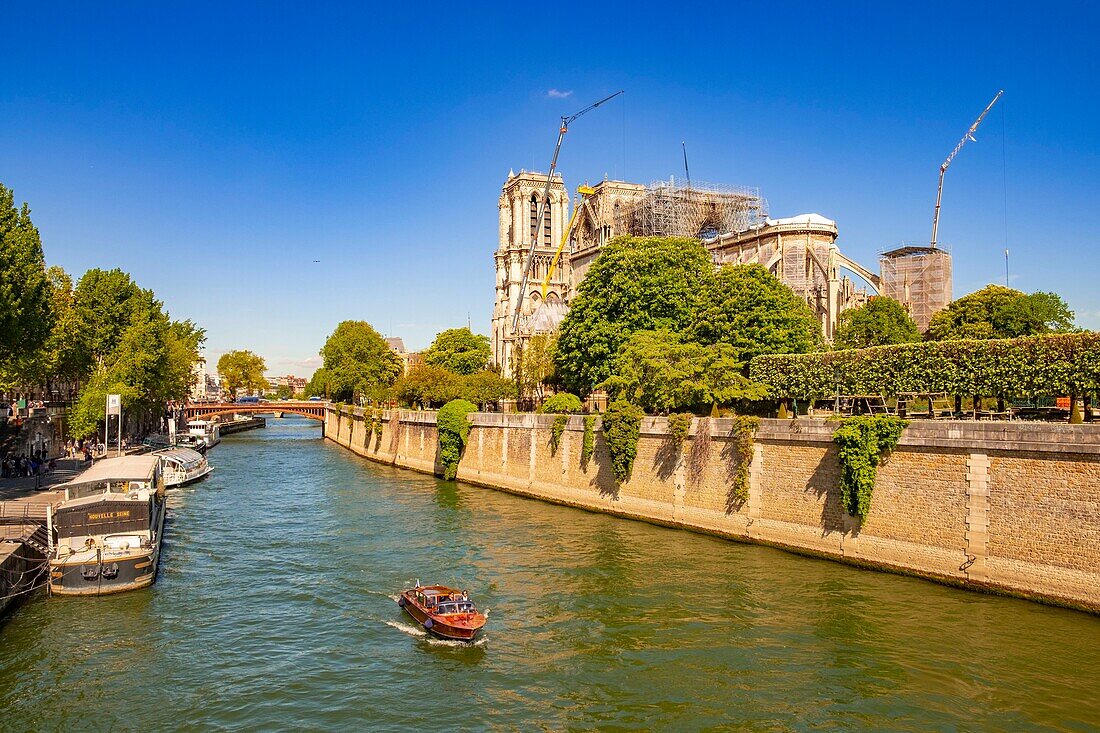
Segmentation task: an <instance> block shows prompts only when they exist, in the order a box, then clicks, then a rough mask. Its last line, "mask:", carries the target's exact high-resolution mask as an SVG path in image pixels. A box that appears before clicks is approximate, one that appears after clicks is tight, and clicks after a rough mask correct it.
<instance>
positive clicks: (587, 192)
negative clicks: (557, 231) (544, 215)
mask: <svg viewBox="0 0 1100 733" xmlns="http://www.w3.org/2000/svg"><path fill="white" fill-rule="evenodd" d="M595 193H596V189H594V188H592V187H591V186H589V185H587V184H585V185H584V186H578V187H577V194H578V195H579V196H580V197H581V200H580V202H579V203H578V204H577V205H575V206H574V207H573V215H572V216H570V217H569V224H568V226H566V227H565V232H564V233H563V234H562V235H561V244H559V245H558V251H557V252H555V253H554V259H552V260H550V267H548V268H546V277H544V278H543V279H542V302H543V303H545V302H546V289H547V288H548V287H550V280H551V278H553V277H554V270H556V269H557V267H558V259H559V258H560V257H561V253H562V250H563V249H565V245H566V244H567V243H568V242H569V235H570V234H572V233H573V226H574V224H576V223H577V214H579V213H580V211H581V205H582V204H584V202H585V201H587V200H588V197H589V196H592V195H594V194H595Z"/></svg>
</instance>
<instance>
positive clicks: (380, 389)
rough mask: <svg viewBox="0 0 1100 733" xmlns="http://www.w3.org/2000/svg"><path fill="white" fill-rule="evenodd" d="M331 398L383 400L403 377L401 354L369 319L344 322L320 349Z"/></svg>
mask: <svg viewBox="0 0 1100 733" xmlns="http://www.w3.org/2000/svg"><path fill="white" fill-rule="evenodd" d="M321 356H322V357H324V364H325V372H326V378H327V382H328V386H329V392H330V395H329V396H330V397H332V398H333V399H336V400H340V401H355V400H357V399H360V398H369V399H383V398H384V397H385V396H386V394H387V393H388V391H389V388H390V386H391V385H392V384H393V383H394V381H395V380H396V379H397V378H398V377H399V376H401V357H399V356H398V355H397V354H395V353H393V351H391V350H390V347H389V346H387V345H386V341H385V339H383V338H382V335H381V334H379V333H378V331H376V330H374V328H373V327H371V325H370V324H369V323H367V322H366V321H343V322H342V323H340V325H338V326H337V327H336V330H335V331H333V332H332V335H331V336H329V337H328V340H327V341H325V345H324V346H323V347H322V348H321Z"/></svg>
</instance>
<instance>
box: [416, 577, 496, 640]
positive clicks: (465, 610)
mask: <svg viewBox="0 0 1100 733" xmlns="http://www.w3.org/2000/svg"><path fill="white" fill-rule="evenodd" d="M397 605H399V606H401V608H403V609H404V610H405V613H407V614H409V615H410V616H412V617H413V618H414V619H415V620H416V622H417V623H418V624H420V625H421V626H423V627H424V630H425V631H427V632H428V633H429V634H431V635H432V636H437V637H439V638H440V639H451V640H453V641H473V640H474V639H475V638H476V637H477V635H478V633H479V632H480V631H481V629H482V627H484V626H485V621H486V618H485V614H483V613H479V612H478V610H477V607H476V606H474V602H473V601H471V600H470V598H469V596H467V595H466V591H463V590H456V589H455V588H448V587H447V586H445V585H427V586H424V585H420V581H417V582H416V587H415V588H409V589H408V590H405V591H402V592H401V595H400V596H398V597H397Z"/></svg>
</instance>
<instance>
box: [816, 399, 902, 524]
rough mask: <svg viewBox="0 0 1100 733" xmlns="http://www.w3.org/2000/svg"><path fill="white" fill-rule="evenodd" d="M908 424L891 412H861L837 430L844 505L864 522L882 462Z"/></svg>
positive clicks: (841, 490) (841, 497)
mask: <svg viewBox="0 0 1100 733" xmlns="http://www.w3.org/2000/svg"><path fill="white" fill-rule="evenodd" d="M908 424H909V423H908V421H906V420H902V419H901V418H898V417H893V416H890V415H858V416H855V417H848V418H844V420H843V421H842V422H841V425H840V427H839V428H837V430H836V432H835V433H833V442H834V443H836V445H837V447H838V449H839V450H838V457H839V459H840V502H841V506H842V507H843V508H844V510H845V511H846V512H848V514H850V515H852V516H853V517H859V519H860V521H861V522H862V521H866V519H867V513H868V512H869V511H870V510H871V492H872V491H873V490H874V488H875V476H876V474H877V473H878V466H879V463H880V462H881V461H882V459H883V457H884V456H885V455H886V454H888V453H889V452H890V451H892V450H893V449H894V447H895V446H897V444H898V440H899V439H900V438H901V433H902V431H903V430H904V429H905V427H906V426H907V425H908Z"/></svg>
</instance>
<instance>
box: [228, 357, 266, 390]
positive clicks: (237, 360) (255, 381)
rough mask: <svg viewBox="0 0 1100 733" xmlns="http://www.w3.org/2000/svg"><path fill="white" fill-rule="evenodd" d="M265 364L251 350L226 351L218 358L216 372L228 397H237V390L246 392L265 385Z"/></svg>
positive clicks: (260, 388)
mask: <svg viewBox="0 0 1100 733" xmlns="http://www.w3.org/2000/svg"><path fill="white" fill-rule="evenodd" d="M265 371H267V365H266V364H265V363H264V359H263V357H262V356H258V355H257V354H253V353H252V352H251V351H248V350H247V349H245V350H238V351H227V352H225V353H224V354H222V355H221V357H220V358H219V359H218V374H219V375H221V378H222V389H224V390H225V391H226V392H228V393H229V399H230V400H234V399H236V397H237V392H238V390H242V389H243V390H245V391H248V392H252V391H256V390H262V389H264V388H265V387H267V380H266V379H264V372H265Z"/></svg>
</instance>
